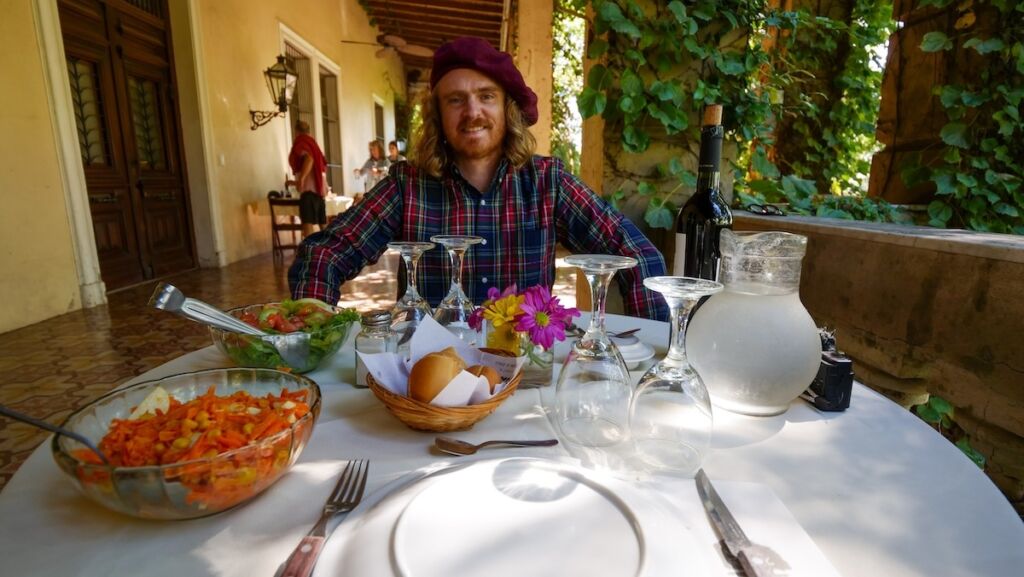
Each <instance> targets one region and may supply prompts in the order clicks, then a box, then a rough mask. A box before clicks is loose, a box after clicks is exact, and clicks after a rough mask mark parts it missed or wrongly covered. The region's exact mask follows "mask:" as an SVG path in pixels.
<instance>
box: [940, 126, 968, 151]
mask: <svg viewBox="0 0 1024 577" xmlns="http://www.w3.org/2000/svg"><path fill="white" fill-rule="evenodd" d="M939 136H940V137H942V141H943V142H945V143H946V144H948V145H950V146H956V147H957V148H968V147H969V146H970V145H968V144H967V125H966V124H964V123H962V122H950V123H949V124H947V125H945V126H943V127H942V130H941V131H939Z"/></svg>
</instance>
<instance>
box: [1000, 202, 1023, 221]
mask: <svg viewBox="0 0 1024 577" xmlns="http://www.w3.org/2000/svg"><path fill="white" fill-rule="evenodd" d="M995 210H996V212H998V213H999V214H1005V215H1006V216H1009V217H1013V218H1017V217H1018V216H1020V212H1018V211H1017V207H1015V206H1013V205H1010V204H1006V203H1005V202H1000V203H999V204H997V205H996V208H995Z"/></svg>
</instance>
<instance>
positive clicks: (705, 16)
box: [693, 2, 715, 22]
mask: <svg viewBox="0 0 1024 577" xmlns="http://www.w3.org/2000/svg"><path fill="white" fill-rule="evenodd" d="M693 17H694V18H700V19H701V20H703V21H705V22H707V21H709V20H711V19H712V18H714V17H715V3H714V2H701V3H699V4H697V5H696V6H694V7H693Z"/></svg>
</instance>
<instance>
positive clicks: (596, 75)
mask: <svg viewBox="0 0 1024 577" xmlns="http://www.w3.org/2000/svg"><path fill="white" fill-rule="evenodd" d="M611 84H612V73H611V71H610V70H608V68H607V67H605V65H604V64H595V65H594V67H593V68H591V69H590V72H589V73H588V74H587V86H590V87H591V88H593V89H594V90H608V87H609V86H611Z"/></svg>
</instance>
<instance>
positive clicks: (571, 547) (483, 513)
mask: <svg viewBox="0 0 1024 577" xmlns="http://www.w3.org/2000/svg"><path fill="white" fill-rule="evenodd" d="M315 575H316V576H318V577H326V576H342V575H344V576H349V575H374V576H375V577H377V576H379V577H389V576H394V577H442V576H444V577H454V576H458V577H478V576H479V577H484V576H486V577H525V576H529V577H555V576H559V577H594V576H596V575H600V576H601V577H669V576H673V577H678V576H680V575H686V576H706V575H708V569H707V562H706V560H705V558H704V555H703V554H702V553H700V552H699V551H698V550H697V547H696V545H695V542H694V540H693V539H692V538H691V536H690V534H689V531H688V530H687V529H686V527H685V525H684V524H683V523H682V521H681V520H679V519H673V518H671V516H670V515H668V514H666V513H665V508H664V507H659V506H658V505H657V504H656V503H655V502H653V501H651V500H650V499H649V497H648V496H646V495H644V493H643V492H642V491H640V490H637V489H636V488H635V487H634V486H632V485H630V484H629V483H627V482H624V481H620V480H617V479H612V478H608V477H605V476H602V475H599V474H597V473H594V472H593V471H589V470H586V469H583V468H580V467H577V466H575V465H570V464H567V463H563V462H560V461H550V460H542V459H527V458H509V459H495V460H485V461H476V462H471V463H466V464H461V465H457V466H454V467H448V468H444V469H441V470H437V471H434V472H429V473H427V474H425V475H424V474H423V473H419V474H414V475H412V476H406V477H404V478H402V479H399V480H398V481H396V482H394V483H391V484H390V485H388V486H385V487H384V488H383V489H381V490H380V491H377V492H376V493H374V494H373V495H371V496H370V497H368V498H367V500H366V501H364V503H363V504H362V505H360V507H359V508H357V509H356V511H354V512H353V513H352V514H351V515H350V516H349V518H348V519H347V520H346V521H345V522H344V523H343V524H342V525H341V526H340V527H339V528H338V530H337V531H336V532H335V534H334V536H332V538H331V540H330V541H328V544H327V546H326V547H325V549H324V552H323V554H322V555H321V557H320V561H319V563H318V564H317V569H316V572H315Z"/></svg>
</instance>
